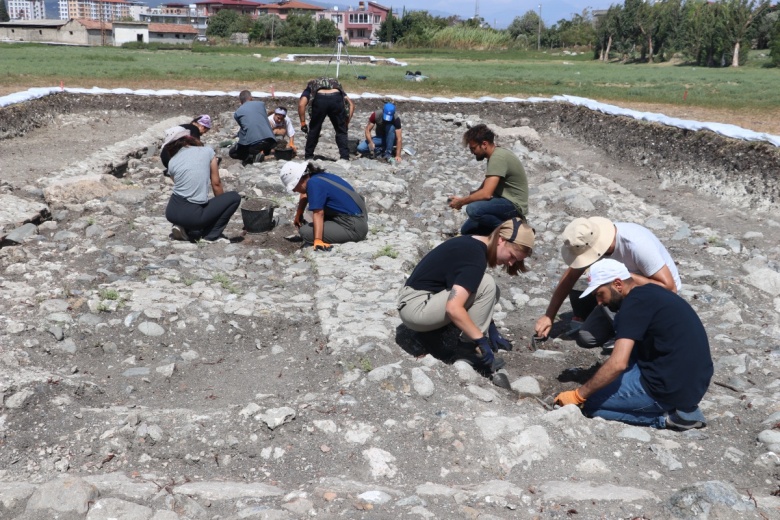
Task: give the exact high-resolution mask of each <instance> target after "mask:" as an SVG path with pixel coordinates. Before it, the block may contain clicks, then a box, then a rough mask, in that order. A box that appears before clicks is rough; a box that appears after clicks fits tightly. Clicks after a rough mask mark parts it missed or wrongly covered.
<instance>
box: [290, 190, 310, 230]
mask: <svg viewBox="0 0 780 520" xmlns="http://www.w3.org/2000/svg"><path fill="white" fill-rule="evenodd" d="M308 203H309V197H308V196H307V195H306V194H305V193H301V196H300V197H299V198H298V207H297V208H296V210H295V218H294V219H293V224H294V225H295V227H297V228H299V227H301V226H302V225H303V211H304V210H305V209H306V205H307V204H308Z"/></svg>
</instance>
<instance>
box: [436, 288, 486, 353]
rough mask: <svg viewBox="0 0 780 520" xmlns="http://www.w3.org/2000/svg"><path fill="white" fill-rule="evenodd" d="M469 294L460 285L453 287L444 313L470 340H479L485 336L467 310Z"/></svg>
mask: <svg viewBox="0 0 780 520" xmlns="http://www.w3.org/2000/svg"><path fill="white" fill-rule="evenodd" d="M470 294H471V293H469V292H468V291H467V290H466V289H465V288H464V287H462V286H460V285H453V286H452V289H451V290H450V295H449V297H448V298H447V305H446V306H445V307H444V311H445V312H446V314H447V317H448V318H449V319H450V320H451V321H452V323H453V324H454V325H455V326H456V327H458V328H459V329H460V330H461V331H463V334H465V335H466V336H468V338H469V339H473V340H477V339H479V338H481V337H482V336H483V334H482V331H481V330H479V327H477V325H476V324H475V323H474V322H473V321H472V319H471V316H469V312H468V311H467V310H466V300H467V299H468V297H469V295H470Z"/></svg>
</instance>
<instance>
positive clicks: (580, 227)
mask: <svg viewBox="0 0 780 520" xmlns="http://www.w3.org/2000/svg"><path fill="white" fill-rule="evenodd" d="M561 239H562V241H563V244H562V245H561V256H562V257H563V260H564V261H565V262H566V263H567V264H568V266H569V267H568V269H566V271H565V272H564V273H563V276H561V279H560V280H559V281H558V285H557V286H556V288H555V291H554V292H553V295H552V297H551V298H550V304H549V305H548V306H547V310H546V312H545V313H544V316H542V317H540V318H539V319H538V320H537V321H536V326H535V327H534V330H535V332H536V335H537V336H539V337H547V335H548V334H549V333H550V329H551V328H552V323H553V320H554V319H555V316H556V315H557V314H558V311H559V310H560V308H561V305H562V304H563V301H564V300H565V299H566V297H567V296H568V297H569V299H570V301H571V304H572V309H573V310H574V315H575V320H576V321H583V320H584V323H583V324H582V326H581V327H580V329H579V331H577V334H576V336H575V339H576V342H577V345H579V346H580V347H583V348H593V347H599V346H602V345H603V344H604V343H606V342H607V341H609V340H610V339H611V338H613V337H614V334H615V330H614V328H613V324H612V322H613V320H614V315H615V313H614V312H612V311H610V310H609V309H607V308H605V307H602V306H600V305H598V303H597V302H596V300H595V298H594V297H593V296H592V295H591V296H590V297H588V298H583V299H582V300H580V295H581V294H582V292H581V291H574V290H573V289H574V285H575V284H576V283H577V280H579V279H580V277H581V276H582V275H583V273H584V272H585V269H586V268H587V267H588V266H590V265H591V264H593V263H594V262H596V261H597V260H599V259H600V258H603V257H608V258H611V259H613V260H617V261H618V262H622V263H623V264H625V266H626V268H627V269H628V271H629V273H631V277H632V279H633V280H634V281H635V282H636V283H637V284H639V285H644V284H647V283H654V284H657V285H660V286H662V287H664V288H666V289H668V290H670V291H672V292H677V291H679V290H680V288H681V287H682V282H681V281H680V275H679V273H678V272H677V266H676V265H675V263H674V260H673V259H672V256H671V255H670V254H669V251H667V249H666V248H665V247H664V245H663V244H662V243H661V241H660V240H658V237H656V236H655V235H654V234H653V232H652V231H650V230H649V229H647V228H645V227H643V226H640V225H639V224H633V223H629V222H612V221H611V220H609V219H607V218H604V217H589V218H576V219H574V220H573V221H572V222H571V223H569V225H568V226H566V229H564V230H563V233H562V234H561Z"/></svg>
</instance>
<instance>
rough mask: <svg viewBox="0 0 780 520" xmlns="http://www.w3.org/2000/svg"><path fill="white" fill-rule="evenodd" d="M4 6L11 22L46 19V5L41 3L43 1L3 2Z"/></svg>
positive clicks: (8, 0)
mask: <svg viewBox="0 0 780 520" xmlns="http://www.w3.org/2000/svg"><path fill="white" fill-rule="evenodd" d="M0 1H2V0H0ZM5 6H6V9H7V10H8V16H9V17H11V20H43V19H44V18H46V4H44V3H43V0H5Z"/></svg>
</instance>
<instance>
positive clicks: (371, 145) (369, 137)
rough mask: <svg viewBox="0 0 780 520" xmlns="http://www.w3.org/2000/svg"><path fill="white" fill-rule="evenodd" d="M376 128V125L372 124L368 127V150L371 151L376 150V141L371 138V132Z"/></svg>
mask: <svg viewBox="0 0 780 520" xmlns="http://www.w3.org/2000/svg"><path fill="white" fill-rule="evenodd" d="M375 126H376V125H375V124H374V123H371V122H369V123H368V124H367V125H366V141H368V148H369V149H371V150H373V149H374V140H373V139H372V138H371V130H373V129H374V127H375Z"/></svg>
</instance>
